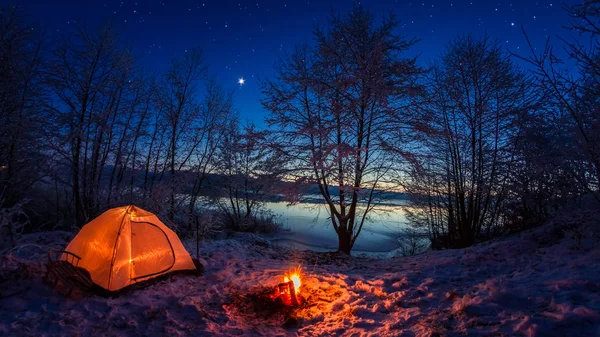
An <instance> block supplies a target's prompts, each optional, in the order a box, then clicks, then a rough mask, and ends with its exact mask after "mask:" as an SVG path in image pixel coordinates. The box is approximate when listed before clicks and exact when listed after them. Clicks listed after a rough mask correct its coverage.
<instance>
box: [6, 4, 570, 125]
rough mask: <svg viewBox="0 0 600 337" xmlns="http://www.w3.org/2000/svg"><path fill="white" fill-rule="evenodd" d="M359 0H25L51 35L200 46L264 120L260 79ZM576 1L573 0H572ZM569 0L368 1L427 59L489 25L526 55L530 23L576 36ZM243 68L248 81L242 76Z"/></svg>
mask: <svg viewBox="0 0 600 337" xmlns="http://www.w3.org/2000/svg"><path fill="white" fill-rule="evenodd" d="M354 3H356V2H355V1H348V0H344V1H341V0H323V1H318V0H310V1H292V0H288V1H280V0H268V1H265V0H253V1H242V0H238V1H227V0H222V1H211V0H204V1H191V0H187V1H183V0H179V1H168V0H164V1H155V0H137V1H131V0H124V1H112V0H94V1H92V0H87V1H86V0H71V1H68V0H54V1H49V0H21V1H18V4H19V6H20V8H21V11H22V12H23V14H25V15H26V17H28V19H29V20H30V21H33V22H34V23H36V24H38V25H39V26H41V27H43V28H44V29H45V30H46V36H47V37H48V40H49V41H52V39H53V38H56V37H57V36H59V35H64V34H65V33H70V32H73V31H74V29H75V27H76V26H77V25H79V26H81V25H85V26H87V27H92V28H95V27H98V26H99V25H101V24H103V23H107V22H113V23H114V24H115V25H116V26H117V28H118V30H119V32H120V34H121V40H122V42H123V43H124V44H126V45H131V46H132V49H133V51H134V53H135V54H136V55H137V56H138V57H139V59H140V62H141V64H142V65H143V66H144V67H146V68H148V69H149V70H152V71H157V72H161V71H164V70H165V69H166V68H167V67H168V66H169V62H170V60H171V59H172V58H174V57H180V56H182V55H183V53H185V52H186V50H190V49H191V48H194V47H201V48H202V49H203V50H204V53H205V58H206V61H207V63H208V65H209V66H210V72H211V73H212V74H214V75H215V76H216V77H217V79H218V81H219V82H220V83H221V84H222V85H223V86H224V87H225V88H226V89H231V90H235V91H236V108H237V109H238V111H239V112H240V114H241V116H242V118H244V119H246V120H250V121H253V122H255V123H257V124H258V125H262V124H263V122H262V120H263V118H264V116H265V115H266V112H265V111H264V110H263V108H262V107H261V105H260V88H259V86H258V79H259V78H264V77H269V76H271V75H272V74H273V69H274V67H273V65H274V62H275V61H276V60H277V58H278V57H279V56H281V55H284V54H285V53H286V52H289V51H291V50H292V48H293V46H294V45H295V44H298V43H302V42H309V41H311V39H312V29H313V27H314V25H315V24H317V23H325V22H326V20H327V17H328V16H329V15H330V14H331V12H332V11H347V10H349V9H351V8H352V5H353V4H354ZM567 3H572V2H567ZM563 4H564V2H555V1H552V0H543V1H533V0H518V1H504V0H495V1H490V0H456V1H453V0H448V1H443V0H437V1H400V0H395V1H393V0H392V1H384V0H373V1H363V2H362V5H364V6H365V7H366V8H367V9H369V10H371V11H372V12H373V13H374V14H375V15H376V17H378V18H379V17H382V16H383V15H387V13H389V12H390V11H391V12H393V13H394V14H396V16H397V18H398V19H399V20H400V21H401V26H400V27H399V29H398V33H400V34H405V35H408V36H414V37H417V38H419V39H421V42H420V43H418V44H417V45H416V46H415V48H414V50H413V53H414V54H415V55H416V54H421V56H420V58H419V60H420V63H421V65H423V66H426V65H427V64H429V63H431V61H432V59H433V58H435V57H436V56H438V55H439V54H440V53H441V52H442V51H443V50H444V48H445V45H446V44H447V42H448V41H450V40H451V39H453V38H454V37H456V36H457V35H458V34H462V33H469V32H471V33H474V34H475V35H476V36H479V35H481V34H484V33H487V34H488V35H489V36H491V37H492V38H495V39H498V40H499V41H501V42H502V43H503V44H504V45H505V46H506V47H507V48H508V50H510V51H512V52H515V53H520V54H523V55H527V48H526V43H525V38H524V37H523V35H522V32H521V27H525V29H526V30H527V32H528V34H529V36H530V38H531V40H532V41H533V42H534V43H535V45H536V47H538V49H539V48H541V47H543V45H544V43H545V40H546V37H547V36H550V37H551V38H553V39H555V40H556V37H557V36H561V37H567V38H571V36H569V32H568V31H566V30H564V29H563V28H562V27H564V26H565V25H566V24H567V23H568V21H569V19H568V17H567V16H566V15H565V13H564V11H563V10H562V6H563ZM240 78H244V80H245V83H244V85H243V86H240V85H239V84H238V80H239V79H240Z"/></svg>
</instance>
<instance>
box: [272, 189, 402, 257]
mask: <svg viewBox="0 0 600 337" xmlns="http://www.w3.org/2000/svg"><path fill="white" fill-rule="evenodd" d="M265 206H266V208H267V209H269V210H271V211H272V212H273V213H275V214H276V215H277V216H278V220H279V222H280V223H281V224H282V225H283V228H284V231H283V232H281V233H277V234H272V235H269V236H268V238H269V239H270V240H271V241H272V242H273V243H276V244H280V245H286V246H292V247H295V248H299V249H310V250H315V251H335V250H337V246H338V239H337V234H336V233H335V230H334V229H333V226H332V224H331V220H330V219H329V213H328V208H327V205H326V204H319V203H306V202H305V203H299V204H295V205H291V206H289V205H288V204H287V203H285V202H269V203H267V204H266V205H265ZM406 207H408V206H407V201H406V200H386V201H385V204H383V205H378V206H376V207H375V209H374V210H373V211H372V213H370V215H369V216H368V218H367V220H365V225H364V227H363V230H362V231H361V233H360V235H359V237H358V239H357V240H356V243H355V244H354V248H353V252H354V253H388V252H390V251H393V250H394V249H396V248H398V242H397V240H396V237H397V235H398V232H399V230H400V229H401V228H402V227H404V226H405V225H406V217H405V211H404V210H405V209H406Z"/></svg>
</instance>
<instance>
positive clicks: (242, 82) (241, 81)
mask: <svg viewBox="0 0 600 337" xmlns="http://www.w3.org/2000/svg"><path fill="white" fill-rule="evenodd" d="M245 82H246V80H245V79H244V78H243V77H240V79H238V83H239V85H244V83H245Z"/></svg>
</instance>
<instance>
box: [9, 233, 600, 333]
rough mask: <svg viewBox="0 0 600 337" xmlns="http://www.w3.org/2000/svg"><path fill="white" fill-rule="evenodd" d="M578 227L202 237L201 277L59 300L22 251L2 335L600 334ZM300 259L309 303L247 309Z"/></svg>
mask: <svg viewBox="0 0 600 337" xmlns="http://www.w3.org/2000/svg"><path fill="white" fill-rule="evenodd" d="M577 233H578V232H577V231H574V232H573V231H567V232H566V234H565V232H564V228H563V227H561V226H546V227H543V228H539V229H537V230H535V231H531V232H526V233H521V234H520V235H517V236H512V237H508V238H505V239H502V240H497V241H493V242H491V243H485V244H481V245H478V246H475V247H472V248H469V249H463V250H452V251H442V252H429V253H426V254H424V255H421V256H417V257H411V258H394V259H386V260H374V259H373V260H370V259H364V258H363V259H360V258H353V259H351V260H346V259H339V258H336V257H335V256H334V255H332V254H327V253H314V252H302V251H297V250H291V249H289V248H281V247H275V246H272V245H270V244H269V243H268V242H266V241H264V240H262V239H261V238H259V237H255V236H251V235H243V236H242V235H240V236H236V237H234V238H231V239H228V240H223V241H214V242H207V243H205V244H204V246H203V247H202V251H201V254H202V258H203V262H204V263H205V265H206V266H207V271H206V274H205V275H204V276H202V277H192V276H180V277H176V278H173V279H171V280H165V281H161V282H160V283H157V284H155V285H153V286H150V287H149V288H146V289H144V290H138V291H134V292H131V293H128V294H125V295H123V296H121V297H119V298H115V299H107V298H101V297H96V296H88V297H84V298H79V299H64V298H62V297H61V296H59V295H57V294H56V293H55V292H54V291H53V290H52V289H50V288H48V287H47V286H46V285H45V284H44V283H42V281H41V280H40V278H39V276H40V275H39V274H40V273H41V271H42V269H41V268H39V266H38V265H36V264H35V263H32V262H27V264H26V266H27V270H28V274H29V276H27V275H25V274H24V276H22V277H23V278H25V279H23V280H12V281H6V280H5V281H4V283H3V284H2V285H1V288H0V289H1V290H0V294H1V295H0V296H2V298H1V299H0V335H8V336H13V335H14V336H17V335H24V336H32V335H35V336H58V335H64V336H101V335H110V336H114V335H120V336H147V335H152V336H163V335H165V336H166V335H168V336H185V335H194V336H204V335H215V336H225V335H227V336H229V335H245V336H295V335H302V336H318V335H322V336H371V335H372V336H464V335H467V336H600V265H599V264H598V261H600V247H598V245H597V244H596V242H597V239H598V237H597V236H596V237H591V238H589V239H583V240H578V238H577V235H574V234H577ZM46 237H47V236H46ZM62 237H64V235H63V236H62ZM36 240H39V238H36ZM54 244H57V245H60V243H57V242H54ZM190 251H192V250H191V249H190ZM23 254H24V255H27V254H25V253H23ZM29 256H30V258H31V257H32V255H31V254H30V255H29ZM16 261H24V260H18V259H15V258H10V259H7V258H3V260H2V263H0V269H2V268H3V270H4V271H3V273H4V274H6V270H8V269H10V268H16V267H15V263H16ZM29 261H30V260H29ZM299 264H300V265H302V267H303V269H304V277H303V286H302V287H301V294H302V295H303V296H304V297H305V298H307V302H306V303H307V304H309V305H306V307H304V308H302V309H298V310H296V311H294V312H292V313H291V314H290V315H288V316H292V317H294V318H295V319H292V320H289V319H288V320H287V323H288V325H287V326H286V327H284V324H283V323H284V321H285V320H286V317H284V314H277V313H276V314H265V313H264V312H262V311H256V310H254V307H253V306H252V305H251V301H250V297H249V296H248V295H249V294H252V293H256V292H257V291H258V290H260V289H261V286H267V285H268V286H274V285H275V284H277V283H278V282H280V281H281V276H282V274H283V273H284V272H285V271H286V270H288V269H290V268H293V267H296V266H297V265H299ZM21 269H22V268H21ZM16 274H17V273H15V275H16ZM13 278H14V277H13ZM5 279H6V277H5ZM296 319H297V321H296Z"/></svg>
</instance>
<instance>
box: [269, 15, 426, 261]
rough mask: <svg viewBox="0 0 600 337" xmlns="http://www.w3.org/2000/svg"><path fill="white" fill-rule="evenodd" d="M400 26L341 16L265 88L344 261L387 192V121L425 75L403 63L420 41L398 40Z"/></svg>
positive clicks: (286, 145)
mask: <svg viewBox="0 0 600 337" xmlns="http://www.w3.org/2000/svg"><path fill="white" fill-rule="evenodd" d="M397 25H398V22H397V21H396V20H395V18H393V17H389V18H384V19H383V21H382V22H381V24H380V25H378V26H376V25H375V21H374V19H373V16H372V15H371V14H370V13H368V12H366V11H365V10H364V9H363V8H362V7H360V6H358V7H355V8H354V9H353V10H352V11H351V12H350V13H348V14H347V15H335V16H333V17H332V18H331V20H330V22H329V29H328V30H323V29H316V30H315V34H314V35H315V39H316V41H317V45H316V46H314V47H309V46H299V47H297V48H296V50H295V52H294V53H293V54H291V55H289V56H288V57H287V59H285V60H282V61H281V62H280V63H279V64H278V66H277V76H276V77H275V78H274V79H272V80H270V81H268V82H266V83H265V84H264V87H263V93H264V97H265V98H264V99H263V105H264V106H265V108H266V109H267V110H269V111H270V112H271V115H270V117H269V118H268V123H269V125H271V126H272V127H275V128H276V141H275V146H276V147H277V148H278V150H279V151H280V152H281V153H282V155H285V156H287V158H288V159H289V163H290V164H291V165H293V168H294V170H293V171H294V173H293V176H295V178H296V179H297V180H299V181H303V182H308V183H311V184H316V185H317V186H318V187H319V191H320V193H321V195H322V197H323V199H324V201H325V202H326V204H327V207H328V210H329V213H330V219H331V225H332V227H333V229H334V230H335V231H336V233H337V235H338V239H339V240H338V241H339V242H338V251H339V252H342V253H346V254H349V253H350V252H351V250H352V247H353V246H354V243H355V242H356V239H357V238H358V236H359V235H360V233H361V231H362V229H363V225H364V223H365V219H366V218H367V215H368V214H369V212H371V211H372V210H373V208H374V206H375V203H376V199H377V197H378V195H377V194H378V191H380V190H381V189H383V188H384V184H383V180H384V177H385V176H386V172H387V171H388V170H389V160H388V159H389V158H388V154H387V152H386V151H383V150H384V149H383V146H382V144H383V141H384V139H385V138H386V135H387V133H388V132H387V127H386V119H387V116H389V115H390V114H391V113H392V112H393V111H394V110H396V109H398V108H399V106H400V104H399V102H400V101H401V100H402V99H403V98H405V97H407V95H408V94H409V93H411V92H412V89H413V88H414V80H415V78H416V75H417V74H418V73H419V72H420V70H419V69H418V67H417V66H416V65H415V60H414V59H410V58H406V57H404V56H403V53H404V52H406V51H407V50H408V49H410V47H411V46H412V45H413V44H414V43H415V40H412V39H406V38H405V37H402V36H398V35H396V34H395V33H394V31H395V28H396V27H397Z"/></svg>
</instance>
